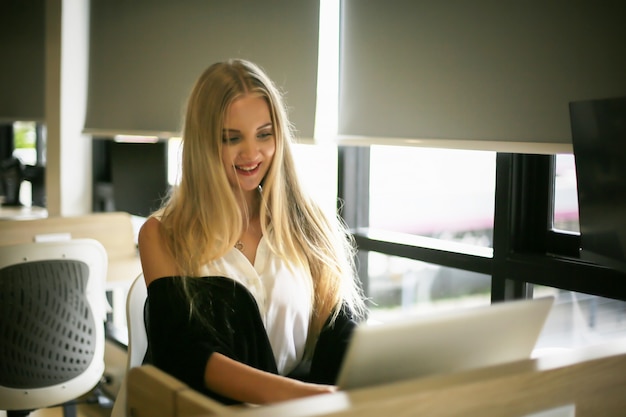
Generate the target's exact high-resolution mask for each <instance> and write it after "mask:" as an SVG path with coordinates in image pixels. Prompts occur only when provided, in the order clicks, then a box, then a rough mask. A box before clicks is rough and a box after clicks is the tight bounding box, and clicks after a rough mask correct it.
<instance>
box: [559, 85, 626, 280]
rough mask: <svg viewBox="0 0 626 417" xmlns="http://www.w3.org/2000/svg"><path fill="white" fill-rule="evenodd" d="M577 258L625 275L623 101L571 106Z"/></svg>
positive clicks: (625, 114)
mask: <svg viewBox="0 0 626 417" xmlns="http://www.w3.org/2000/svg"><path fill="white" fill-rule="evenodd" d="M569 110H570V121H571V129H572V145H573V149H574V159H575V163H576V179H577V183H578V210H579V222H580V238H581V245H580V246H581V247H580V258H581V259H582V260H585V261H590V262H593V263H597V264H600V265H603V266H606V267H609V268H612V269H615V270H618V271H621V272H624V273H626V96H624V97H616V98H606V99H597V100H585V101H574V102H571V103H570V105H569Z"/></svg>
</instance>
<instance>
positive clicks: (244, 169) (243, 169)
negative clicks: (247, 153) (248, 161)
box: [235, 163, 261, 176]
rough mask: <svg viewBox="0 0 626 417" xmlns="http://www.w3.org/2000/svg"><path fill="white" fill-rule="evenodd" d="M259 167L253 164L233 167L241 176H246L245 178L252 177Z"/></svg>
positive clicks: (258, 164)
mask: <svg viewBox="0 0 626 417" xmlns="http://www.w3.org/2000/svg"><path fill="white" fill-rule="evenodd" d="M260 166H261V164H260V163H257V164H254V165H245V166H244V165H235V168H236V169H237V172H238V173H239V174H241V175H246V176H251V175H254V174H256V173H257V172H258V170H259V167H260Z"/></svg>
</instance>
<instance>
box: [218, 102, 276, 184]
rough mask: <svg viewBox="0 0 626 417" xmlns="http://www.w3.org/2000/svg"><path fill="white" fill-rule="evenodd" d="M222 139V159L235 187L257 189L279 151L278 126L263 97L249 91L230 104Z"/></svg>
mask: <svg viewBox="0 0 626 417" xmlns="http://www.w3.org/2000/svg"><path fill="white" fill-rule="evenodd" d="M222 142H223V144H222V163H223V164H224V169H225V170H226V176H227V177H228V182H229V183H230V185H231V187H233V189H238V188H241V190H242V191H244V192H250V191H255V190H256V189H257V188H258V186H259V185H260V184H261V181H262V180H263V178H264V177H265V175H266V174H267V171H268V170H269V168H270V165H271V163H272V160H273V158H274V153H275V152H276V138H275V136H274V126H273V125H272V118H271V116H270V111H269V106H268V104H267V102H266V101H265V99H264V98H263V97H259V96H256V95H245V96H243V97H241V98H238V99H237V100H235V101H234V102H233V103H232V104H231V105H230V107H229V108H228V111H227V112H226V118H225V120H224V130H223V132H222Z"/></svg>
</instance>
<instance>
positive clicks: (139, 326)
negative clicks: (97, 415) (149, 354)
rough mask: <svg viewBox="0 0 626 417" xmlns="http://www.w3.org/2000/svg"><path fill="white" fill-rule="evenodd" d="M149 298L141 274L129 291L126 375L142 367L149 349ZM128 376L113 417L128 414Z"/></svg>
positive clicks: (112, 413)
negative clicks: (145, 310) (145, 318)
mask: <svg viewBox="0 0 626 417" xmlns="http://www.w3.org/2000/svg"><path fill="white" fill-rule="evenodd" d="M147 298H148V289H147V288H146V282H145V281H144V278H143V274H139V276H138V277H137V278H135V280H134V281H133V283H132V284H131V285H130V288H129V289H128V295H127V297H126V324H127V327H128V351H127V354H128V356H127V360H126V373H128V371H129V370H130V369H132V368H134V367H137V366H141V364H142V362H143V358H144V356H145V355H146V351H147V349H148V334H147V332H146V326H145V321H144V306H145V304H146V299H147ZM126 379H127V377H126V375H125V376H124V378H123V379H122V383H121V384H120V388H119V391H118V393H117V396H116V398H115V403H114V404H113V409H112V410H111V417H125V416H126V415H127V413H126V389H127V381H126Z"/></svg>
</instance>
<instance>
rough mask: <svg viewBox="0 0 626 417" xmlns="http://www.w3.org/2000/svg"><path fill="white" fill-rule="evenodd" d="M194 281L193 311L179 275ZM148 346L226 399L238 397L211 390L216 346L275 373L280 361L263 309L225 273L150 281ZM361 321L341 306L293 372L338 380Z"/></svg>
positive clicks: (196, 384)
mask: <svg viewBox="0 0 626 417" xmlns="http://www.w3.org/2000/svg"><path fill="white" fill-rule="evenodd" d="M182 279H187V282H188V283H189V285H191V286H193V290H192V293H193V294H195V296H194V300H193V303H194V308H195V309H196V311H197V312H198V313H199V314H190V310H189V305H188V303H187V301H186V299H185V297H184V295H183V291H182V288H181V285H180V280H182ZM145 313H146V314H145V317H146V329H147V333H148V352H147V354H146V358H145V360H144V363H152V364H154V365H155V366H157V367H158V368H160V369H162V370H163V371H165V372H167V373H168V374H170V375H172V376H174V377H176V378H178V379H179V380H181V381H182V382H184V383H185V384H187V385H188V386H190V387H191V388H193V389H195V390H197V391H199V392H202V393H204V394H206V395H208V396H210V397H212V398H214V399H216V400H218V401H220V402H223V403H225V404H233V403H236V401H234V400H232V399H230V398H226V397H223V396H220V395H218V394H216V393H214V392H211V391H210V390H208V389H207V388H206V386H205V384H204V371H205V368H206V363H207V361H208V360H209V357H210V356H211V354H212V353H213V352H219V353H221V354H223V355H225V356H228V357H229V358H232V359H235V360H237V361H239V362H242V363H245V364H247V365H250V366H253V367H255V368H257V369H260V370H263V371H267V372H271V373H274V374H276V373H277V367H276V362H275V360H274V355H273V352H272V347H271V345H270V342H269V339H268V337H267V333H266V331H265V327H264V325H263V322H262V320H261V315H260V312H259V309H258V306H257V303H256V300H255V299H254V297H253V296H252V294H251V293H250V292H249V291H248V290H247V289H246V288H245V287H244V286H243V285H241V284H240V283H238V282H236V281H234V280H232V279H229V278H225V277H202V278H192V279H188V278H182V277H166V278H159V279H157V280H156V281H153V282H152V283H151V284H150V285H149V286H148V299H147V301H146V309H145ZM355 326H356V322H355V321H354V320H353V319H352V317H351V315H350V314H349V312H348V311H347V310H346V309H342V310H341V312H340V314H339V315H338V317H337V319H336V321H335V323H334V324H333V325H332V326H329V325H328V323H327V324H326V325H325V326H324V328H323V330H322V332H321V334H320V337H319V339H318V341H317V344H316V346H315V350H314V352H313V356H312V358H311V359H310V361H307V362H306V363H302V364H300V365H299V366H298V368H297V369H296V370H295V371H294V372H293V373H292V374H290V375H289V376H290V377H293V378H297V379H301V380H303V381H308V382H316V383H323V384H334V383H335V381H336V378H337V374H338V372H339V368H340V366H341V362H342V360H343V356H344V354H345V350H346V347H347V344H348V341H349V339H350V337H351V335H352V331H353V329H354V327H355Z"/></svg>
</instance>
